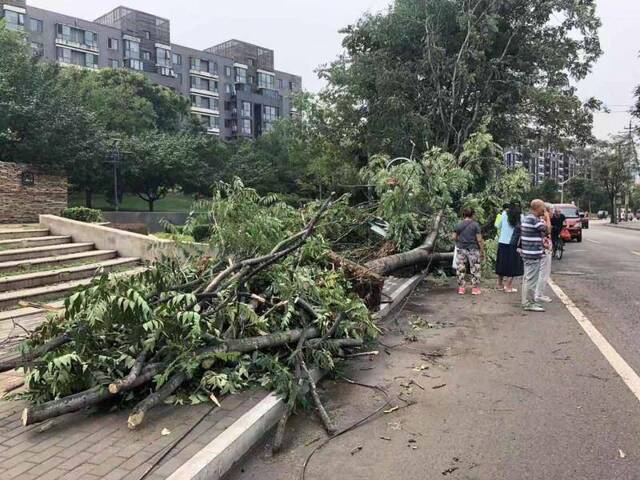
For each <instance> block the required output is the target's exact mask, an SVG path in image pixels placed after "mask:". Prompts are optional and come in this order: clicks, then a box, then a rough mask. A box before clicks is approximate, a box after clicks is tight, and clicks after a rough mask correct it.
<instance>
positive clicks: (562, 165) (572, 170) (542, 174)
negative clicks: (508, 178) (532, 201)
mask: <svg viewBox="0 0 640 480" xmlns="http://www.w3.org/2000/svg"><path fill="white" fill-rule="evenodd" d="M504 161H505V164H506V165H507V167H509V168H517V167H522V168H524V169H525V170H526V171H527V172H529V174H530V175H531V183H532V185H534V186H536V185H540V184H541V183H542V182H544V181H545V180H546V179H550V180H553V181H554V182H556V183H558V184H560V183H562V182H565V181H567V180H569V179H570V178H572V177H574V176H575V175H576V174H577V173H578V169H579V162H578V160H576V158H575V157H574V156H573V155H571V154H569V153H563V152H559V151H557V150H553V149H546V150H545V149H537V150H536V149H533V150H530V149H525V148H522V147H509V148H507V149H506V150H505V153H504Z"/></svg>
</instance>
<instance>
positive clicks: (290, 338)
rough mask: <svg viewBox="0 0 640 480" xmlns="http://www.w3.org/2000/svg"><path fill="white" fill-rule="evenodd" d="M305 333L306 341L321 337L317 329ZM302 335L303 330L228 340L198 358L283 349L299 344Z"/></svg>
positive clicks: (200, 352)
mask: <svg viewBox="0 0 640 480" xmlns="http://www.w3.org/2000/svg"><path fill="white" fill-rule="evenodd" d="M304 332H305V338H306V339H310V338H317V337H319V336H320V332H319V331H318V329H316V328H307V329H306V330H305V331H304ZM302 333H303V330H302V329H299V330H298V329H296V330H289V331H287V332H279V333H273V334H271V335H265V336H263V337H247V338H239V339H237V340H226V341H225V342H224V343H221V344H220V345H216V346H213V347H207V348H204V349H202V350H200V351H199V352H198V356H204V355H209V354H213V353H227V352H237V353H250V352H254V351H256V350H265V349H268V348H275V347H281V346H283V345H288V344H289V343H294V342H297V341H298V340H300V336H301V335H302Z"/></svg>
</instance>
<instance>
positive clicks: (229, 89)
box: [224, 83, 233, 95]
mask: <svg viewBox="0 0 640 480" xmlns="http://www.w3.org/2000/svg"><path fill="white" fill-rule="evenodd" d="M224 91H225V93H226V94H227V95H232V94H233V88H232V87H231V84H230V83H225V84H224Z"/></svg>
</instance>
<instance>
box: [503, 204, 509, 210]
mask: <svg viewBox="0 0 640 480" xmlns="http://www.w3.org/2000/svg"><path fill="white" fill-rule="evenodd" d="M510 206H511V205H509V204H508V203H503V204H502V210H507V209H508V208H509V207H510Z"/></svg>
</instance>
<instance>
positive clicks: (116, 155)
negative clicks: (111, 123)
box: [107, 140, 122, 212]
mask: <svg viewBox="0 0 640 480" xmlns="http://www.w3.org/2000/svg"><path fill="white" fill-rule="evenodd" d="M121 161H122V151H121V150H120V145H119V142H118V141H117V140H116V141H115V142H114V144H113V149H112V150H111V151H110V152H109V155H108V156H107V163H110V164H112V165H113V201H114V204H115V208H116V212H117V211H118V210H119V209H120V205H119V201H118V200H119V198H118V165H119V164H120V162H121Z"/></svg>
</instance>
